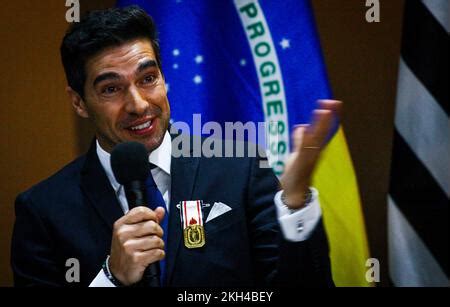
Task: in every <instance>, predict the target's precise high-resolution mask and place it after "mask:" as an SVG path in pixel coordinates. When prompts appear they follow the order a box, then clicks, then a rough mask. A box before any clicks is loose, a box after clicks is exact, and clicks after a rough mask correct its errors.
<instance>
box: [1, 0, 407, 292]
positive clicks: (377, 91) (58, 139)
mask: <svg viewBox="0 0 450 307" xmlns="http://www.w3.org/2000/svg"><path fill="white" fill-rule="evenodd" d="M65 2H66V1H65V0H46V1H34V0H27V1H25V0H22V1H5V2H4V3H2V8H1V11H0V33H1V35H0V37H1V42H2V48H0V63H1V64H0V65H1V75H0V85H1V87H0V89H1V90H0V101H1V103H2V108H1V110H2V111H1V112H0V122H1V127H2V128H1V130H0V131H1V140H2V148H1V151H0V171H1V174H2V176H1V189H0V191H1V192H0V286H11V285H12V273H11V269H10V265H9V260H10V239H11V232H12V226H13V222H14V206H13V204H14V199H15V197H16V195H17V194H18V193H19V192H20V191H23V190H25V189H27V188H28V187H30V186H31V185H33V184H35V183H36V182H38V181H40V180H42V179H43V178H45V177H47V176H49V175H51V174H52V173H54V172H55V171H56V170H58V169H59V168H60V167H61V166H63V165H64V164H66V163H68V162H69V161H71V160H72V159H74V158H75V157H76V156H78V155H79V154H80V153H82V152H84V150H85V149H86V148H87V144H88V142H89V141H90V139H91V136H92V128H91V127H90V126H89V125H87V124H86V123H85V122H83V121H81V120H79V119H77V118H76V117H75V114H74V112H73V111H72V107H71V106H70V103H69V100H68V99H67V97H66V94H65V92H64V88H65V85H66V83H65V78H64V74H63V70H62V66H61V64H60V59H59V44H60V41H61V38H62V36H63V34H64V32H65V30H66V28H67V26H68V24H67V22H66V20H65V13H66V9H67V8H66V7H65ZM312 2H313V7H314V13H315V16H316V21H317V25H318V29H319V33H320V37H321V43H322V47H323V51H324V55H325V59H326V64H327V67H328V73H329V77H330V80H331V84H332V87H333V91H334V94H335V97H336V98H339V99H341V100H343V101H344V103H345V112H344V115H343V126H344V131H345V134H346V136H347V141H348V145H349V149H350V152H351V155H352V159H353V162H354V167H355V171H356V175H357V178H358V182H359V188H360V193H361V199H362V205H363V212H364V215H365V220H366V227H367V233H368V239H369V244H370V251H371V256H372V257H375V258H378V259H379V260H380V264H381V283H380V284H379V285H381V286H389V285H390V284H389V280H388V272H387V229H386V227H387V225H386V220H387V216H386V195H387V187H388V180H389V167H390V157H391V148H392V145H391V141H392V131H393V119H394V104H395V92H396V82H397V81H396V80H397V69H398V63H399V56H400V38H401V24H402V15H403V2H404V1H403V0H389V1H388V0H380V4H381V14H380V17H381V20H380V21H381V22H379V23H367V22H366V20H365V14H366V10H367V8H366V7H365V2H366V1H365V0H345V1H344V0H312ZM80 3H81V10H82V11H87V10H92V9H99V8H107V7H111V6H113V5H114V4H115V1H114V0H80Z"/></svg>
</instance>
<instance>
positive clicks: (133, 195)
mask: <svg viewBox="0 0 450 307" xmlns="http://www.w3.org/2000/svg"><path fill="white" fill-rule="evenodd" d="M124 188H125V196H126V198H127V201H128V206H129V208H130V210H131V209H133V208H135V207H139V206H148V197H147V192H146V187H145V182H142V181H139V180H134V181H131V182H130V183H128V184H124ZM160 270H161V269H160V267H159V261H157V262H154V263H152V264H150V265H149V266H147V268H146V269H145V272H144V276H143V277H142V280H141V281H140V282H139V284H140V285H143V286H147V287H148V286H150V287H161V282H160V279H159V278H160V274H161V273H160V272H161V271H160Z"/></svg>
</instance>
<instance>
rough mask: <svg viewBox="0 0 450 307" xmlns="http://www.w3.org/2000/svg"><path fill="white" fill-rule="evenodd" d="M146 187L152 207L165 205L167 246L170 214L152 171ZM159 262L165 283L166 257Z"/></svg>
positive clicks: (163, 221) (162, 223)
mask: <svg viewBox="0 0 450 307" xmlns="http://www.w3.org/2000/svg"><path fill="white" fill-rule="evenodd" d="M154 167H155V166H154V165H151V168H154ZM146 187H147V196H148V205H149V207H150V209H152V210H155V209H156V208H157V207H163V208H164V209H165V210H166V214H165V215H164V219H163V220H162V221H161V222H160V226H161V228H162V229H163V231H164V235H163V240H164V245H165V246H167V228H168V227H167V225H168V221H169V216H168V212H167V208H166V203H165V202H164V198H163V196H162V194H161V192H160V191H159V190H158V187H157V186H156V183H155V180H154V179H153V176H152V173H151V172H150V175H149V176H148V178H147V181H146ZM159 264H160V268H161V285H163V284H164V281H165V277H166V276H165V273H166V266H165V260H164V259H163V260H161V261H160V262H159Z"/></svg>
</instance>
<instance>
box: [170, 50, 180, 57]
mask: <svg viewBox="0 0 450 307" xmlns="http://www.w3.org/2000/svg"><path fill="white" fill-rule="evenodd" d="M172 54H173V55H174V56H179V55H180V50H179V49H173V51H172Z"/></svg>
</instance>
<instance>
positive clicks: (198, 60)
mask: <svg viewBox="0 0 450 307" xmlns="http://www.w3.org/2000/svg"><path fill="white" fill-rule="evenodd" d="M195 63H197V64H200V63H203V56H201V55H197V56H196V57H195Z"/></svg>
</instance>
